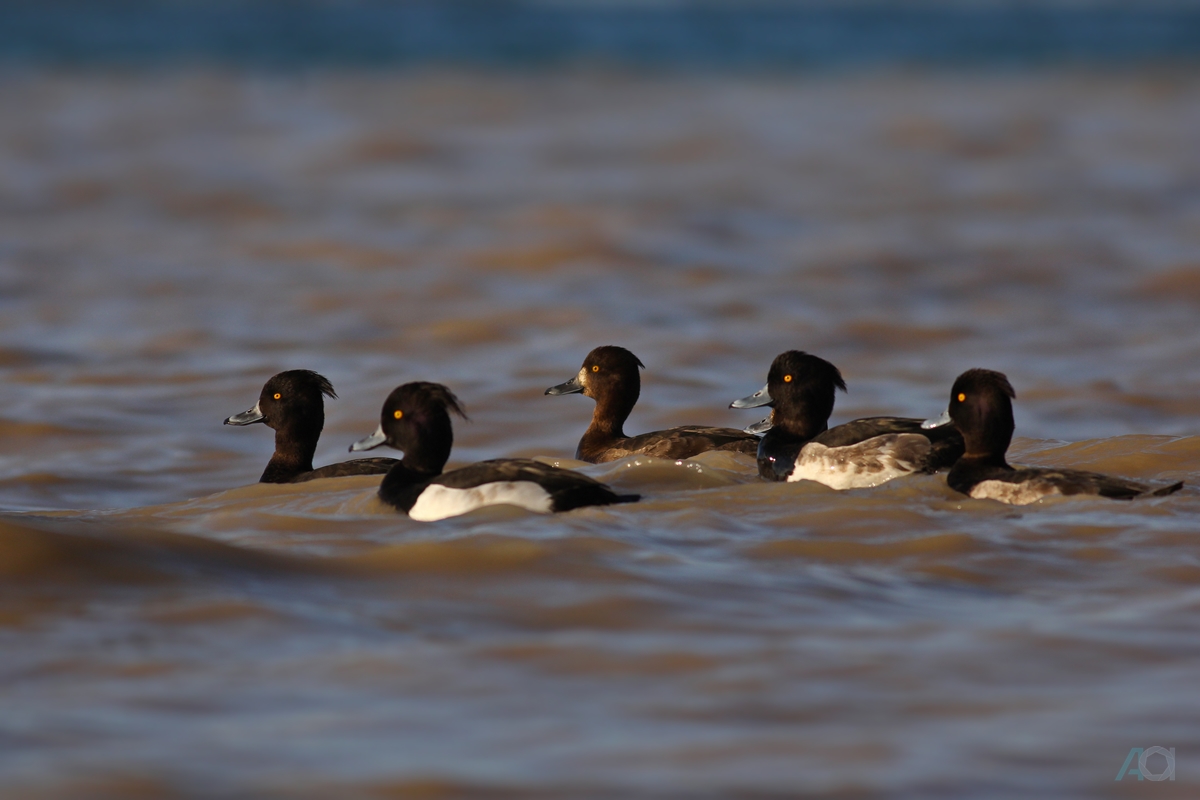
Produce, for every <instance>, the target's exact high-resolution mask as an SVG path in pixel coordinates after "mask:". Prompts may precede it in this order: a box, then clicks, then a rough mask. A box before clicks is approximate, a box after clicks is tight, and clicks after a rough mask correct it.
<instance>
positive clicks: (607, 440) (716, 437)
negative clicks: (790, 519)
mask: <svg viewBox="0 0 1200 800" xmlns="http://www.w3.org/2000/svg"><path fill="white" fill-rule="evenodd" d="M643 366H644V365H643V364H642V362H641V360H639V359H638V357H637V356H635V355H634V354H633V353H631V352H630V351H628V350H626V349H625V348H624V347H617V346H615V345H605V346H602V347H597V348H596V349H594V350H592V351H591V352H590V353H588V354H587V357H586V358H585V359H584V360H583V366H582V367H580V369H579V373H578V374H577V375H576V376H575V377H574V378H572V379H571V380H569V381H566V382H564V383H560V384H558V385H557V386H551V387H550V388H549V389H547V390H546V394H548V395H562V394H583V395H584V396H585V397H591V398H592V399H594V400H595V401H596V408H595V410H594V411H593V412H592V422H591V424H590V425H589V426H588V429H587V430H586V431H584V434H583V437H582V438H581V439H580V440H579V445H578V447H576V448H575V458H576V459H578V460H579V461H587V462H588V463H590V464H602V463H605V462H608V461H616V460H618V459H621V458H626V457H628V456H634V455H646V456H655V457H657V458H669V459H681V458H691V457H692V456H695V455H699V454H700V453H705V452H708V451H709V450H725V451H731V452H735V453H745V454H746V455H754V454H755V453H757V452H758V437H757V436H755V435H754V434H750V433H746V432H745V431H740V430H737V429H736V428H712V427H706V426H702V425H681V426H679V427H676V428H667V429H665V430H661V431H652V432H650V433H643V434H639V435H637V436H626V435H625V430H624V425H625V421H626V420H627V419H628V418H629V414H630V412H632V411H633V407H634V405H635V404H636V403H637V400H638V397H639V396H640V394H641V375H640V374H639V372H638V369H639V368H640V367H643Z"/></svg>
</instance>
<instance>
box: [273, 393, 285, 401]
mask: <svg viewBox="0 0 1200 800" xmlns="http://www.w3.org/2000/svg"><path fill="white" fill-rule="evenodd" d="M281 397H283V395H281V394H280V393H279V392H276V393H275V399H276V400H278V399H279V398H281Z"/></svg>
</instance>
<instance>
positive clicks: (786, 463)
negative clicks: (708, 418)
mask: <svg viewBox="0 0 1200 800" xmlns="http://www.w3.org/2000/svg"><path fill="white" fill-rule="evenodd" d="M837 389H841V390H842V391H843V392H844V391H846V382H845V381H844V380H843V379H842V373H841V372H839V371H838V368H837V367H835V366H834V365H833V364H830V363H829V362H828V361H826V360H825V359H823V358H818V357H817V356H814V355H811V354H809V353H805V352H803V351H801V350H789V351H787V352H786V353H781V354H779V355H778V356H776V357H775V360H774V361H773V362H771V369H770V371H769V372H768V373H767V385H766V386H764V387H763V388H761V389H759V390H758V391H757V392H755V393H754V394H752V395H750V396H749V397H743V398H742V399H740V400H734V401H733V402H732V403H730V404H729V407H730V408H758V407H759V406H771V407H772V410H771V416H770V417H768V418H767V419H765V420H763V421H762V422H759V423H756V424H755V425H752V426H750V427H749V428H747V430H749V431H754V432H761V433H764V436H763V437H762V441H761V442H760V443H759V446H758V474H759V475H760V476H762V477H764V478H766V479H767V480H772V481H802V480H807V481H817V482H818V483H823V484H825V485H826V486H829V487H831V488H834V489H858V488H865V487H870V486H878V485H879V484H881V483H885V482H887V481H890V480H892V479H893V478H898V477H900V476H902V475H909V474H912V473H914V472H936V471H937V470H938V469H940V468H942V467H948V466H950V465H951V464H953V463H954V462H955V460H956V459H957V458H958V457H959V456H960V455H962V452H963V441H962V437H961V436H960V435H958V432H957V431H955V430H953V429H945V430H934V431H929V430H923V429H922V428H921V420H919V419H911V418H907V417H864V418H863V419H856V420H854V421H853V422H846V423H844V424H842V425H838V426H837V427H835V428H830V427H829V415H830V414H832V413H833V403H834V394H835V390H837Z"/></svg>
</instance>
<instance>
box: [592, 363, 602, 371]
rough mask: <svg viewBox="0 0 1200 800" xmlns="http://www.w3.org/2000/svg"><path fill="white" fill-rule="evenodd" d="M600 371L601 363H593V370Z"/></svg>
mask: <svg viewBox="0 0 1200 800" xmlns="http://www.w3.org/2000/svg"><path fill="white" fill-rule="evenodd" d="M599 371H600V365H599V364H593V365H592V372H599Z"/></svg>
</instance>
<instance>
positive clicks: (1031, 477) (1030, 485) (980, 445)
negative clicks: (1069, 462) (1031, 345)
mask: <svg viewBox="0 0 1200 800" xmlns="http://www.w3.org/2000/svg"><path fill="white" fill-rule="evenodd" d="M1015 398H1016V392H1015V391H1014V390H1013V388H1012V384H1010V383H1009V381H1008V378H1007V377H1006V376H1005V375H1004V374H1002V373H999V372H995V371H993V370H986V369H970V370H967V371H966V372H964V373H963V374H962V375H960V376H958V379H957V380H956V381H955V382H954V387H953V388H952V389H951V391H950V406H949V408H948V409H947V412H946V414H944V415H943V416H942V418H941V419H938V420H929V421H927V422H926V423H924V424H925V426H926V428H927V429H934V430H936V429H937V428H939V427H949V426H951V425H952V426H953V427H955V428H957V429H958V430H959V431H960V432H961V433H962V435H963V438H964V440H965V442H966V452H965V453H964V454H963V456H962V457H961V458H959V459H958V461H957V462H956V463H955V464H954V466H953V467H952V468H951V469H950V473H949V474H948V475H947V476H946V482H947V484H949V486H950V488H951V489H954V490H955V491H956V492H961V493H962V494H965V495H967V496H969V497H974V498H976V499H980V500H998V501H1000V502H1002V503H1008V504H1010V505H1028V504H1029V503H1034V502H1037V501H1038V500H1041V499H1042V498H1043V497H1051V496H1056V495H1058V496H1071V495H1092V496H1096V497H1107V498H1111V499H1113V500H1133V499H1134V498H1139V497H1163V496H1166V495H1169V494H1173V493H1174V492H1177V491H1179V489H1180V488H1182V487H1183V482H1182V481H1179V482H1177V483H1172V484H1169V485H1167V486H1160V487H1154V486H1150V485H1148V484H1144V483H1139V482H1137V481H1131V480H1128V479H1126V478H1120V477H1115V476H1112V475H1103V474H1101V473H1098V472H1087V471H1084V470H1075V469H1052V468H1046V467H1013V466H1011V465H1010V464H1009V463H1008V462H1007V460H1006V459H1005V455H1006V454H1007V452H1008V446H1009V444H1010V443H1011V441H1012V434H1013V430H1014V428H1015V425H1014V423H1013V413H1012V401H1013V400H1014V399H1015ZM935 426H936V427H935Z"/></svg>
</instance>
